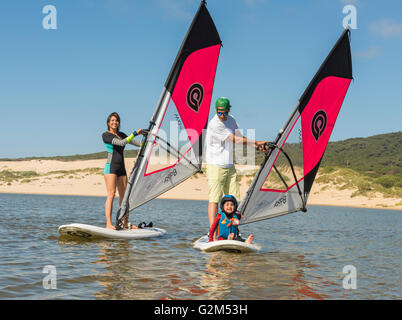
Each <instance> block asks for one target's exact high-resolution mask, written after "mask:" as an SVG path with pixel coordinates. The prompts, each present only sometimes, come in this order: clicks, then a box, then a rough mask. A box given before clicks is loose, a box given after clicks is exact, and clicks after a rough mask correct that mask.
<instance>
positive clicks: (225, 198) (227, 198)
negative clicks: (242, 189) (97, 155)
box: [220, 194, 239, 212]
mask: <svg viewBox="0 0 402 320" xmlns="http://www.w3.org/2000/svg"><path fill="white" fill-rule="evenodd" d="M226 201H232V202H233V204H234V207H235V209H234V212H236V211H237V207H238V206H239V204H238V203H237V200H236V198H235V197H234V196H232V195H231V194H227V195H225V196H223V198H222V200H221V204H220V207H221V210H222V211H223V205H224V204H225V202H226Z"/></svg>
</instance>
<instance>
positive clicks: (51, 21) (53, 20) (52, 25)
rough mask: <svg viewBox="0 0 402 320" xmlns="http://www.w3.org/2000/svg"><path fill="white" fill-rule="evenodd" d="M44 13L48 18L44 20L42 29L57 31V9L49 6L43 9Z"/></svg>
mask: <svg viewBox="0 0 402 320" xmlns="http://www.w3.org/2000/svg"><path fill="white" fill-rule="evenodd" d="M42 13H43V14H46V16H45V17H44V18H43V19H42V27H43V29H45V30H56V29H57V9H56V7H55V6H53V5H51V4H48V5H46V6H44V7H43V9H42Z"/></svg>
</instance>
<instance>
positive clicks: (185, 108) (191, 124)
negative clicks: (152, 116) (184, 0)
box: [172, 44, 221, 145]
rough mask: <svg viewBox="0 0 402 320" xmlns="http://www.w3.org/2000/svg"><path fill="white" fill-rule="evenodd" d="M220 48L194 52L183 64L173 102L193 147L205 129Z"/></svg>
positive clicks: (214, 47)
mask: <svg viewBox="0 0 402 320" xmlns="http://www.w3.org/2000/svg"><path fill="white" fill-rule="evenodd" d="M220 47H221V45H220V44H218V45H215V46H212V47H208V48H204V49H201V50H197V51H195V52H193V53H192V54H191V55H190V56H189V57H188V58H187V59H186V61H185V62H184V64H183V67H182V69H181V72H180V75H179V77H178V80H177V82H176V86H175V88H174V90H173V94H172V100H173V101H174V103H175V105H176V108H177V110H178V112H179V115H180V118H181V120H182V122H183V125H184V127H185V129H186V131H187V135H188V137H189V139H190V142H191V145H193V144H194V143H195V142H196V141H197V140H198V138H199V136H200V135H201V134H202V130H203V129H205V127H206V124H207V121H208V115H209V106H210V104H211V98H212V90H213V87H214V80H215V71H216V66H217V63H218V57H219V51H220Z"/></svg>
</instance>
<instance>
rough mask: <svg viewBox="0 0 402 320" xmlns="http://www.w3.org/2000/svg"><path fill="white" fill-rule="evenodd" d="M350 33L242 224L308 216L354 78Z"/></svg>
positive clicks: (274, 151) (296, 118)
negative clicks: (311, 195)
mask: <svg viewBox="0 0 402 320" xmlns="http://www.w3.org/2000/svg"><path fill="white" fill-rule="evenodd" d="M349 34H350V30H349V29H346V30H345V31H344V32H343V33H342V35H341V37H340V38H339V40H338V41H337V42H336V44H335V46H334V47H333V49H332V50H331V52H330V53H329V55H328V56H327V58H326V59H325V61H324V62H323V64H322V65H321V67H320V68H319V70H318V72H317V73H316V75H315V76H314V78H313V79H312V80H311V82H310V84H309V85H308V87H307V89H306V90H305V91H304V93H303V95H302V96H301V98H300V99H299V103H298V105H297V106H296V108H295V110H294V111H293V113H292V115H291V116H290V118H289V120H288V121H287V122H286V124H285V126H284V127H283V129H281V130H280V133H279V134H278V137H277V138H276V140H275V142H274V143H272V144H270V147H271V148H270V150H269V152H268V153H267V155H266V157H265V160H264V162H263V164H262V166H261V168H260V170H259V171H258V173H257V175H256V177H255V178H254V181H253V182H252V184H251V186H250V188H249V190H248V192H247V196H246V197H245V199H244V201H243V202H242V204H241V206H240V211H241V212H242V213H243V214H244V218H243V219H242V223H250V222H254V221H258V220H262V219H269V218H273V217H277V216H280V215H284V214H287V213H292V212H297V211H306V203H307V198H308V195H309V193H310V191H311V187H312V185H313V182H314V179H315V177H316V174H317V171H318V168H319V166H320V163H321V160H322V158H323V156H324V152H325V149H326V147H327V144H328V141H329V138H330V136H331V133H332V130H333V128H334V125H335V122H336V119H337V116H338V113H339V110H340V108H341V106H342V103H343V100H344V98H345V95H346V92H347V90H348V88H349V84H350V82H351V80H352V78H353V76H352V58H351V51H350V39H349Z"/></svg>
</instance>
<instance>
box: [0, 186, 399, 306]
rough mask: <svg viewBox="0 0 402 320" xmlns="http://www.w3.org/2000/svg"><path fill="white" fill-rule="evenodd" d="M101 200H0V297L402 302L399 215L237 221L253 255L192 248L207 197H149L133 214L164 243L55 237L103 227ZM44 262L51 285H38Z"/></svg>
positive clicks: (338, 211) (317, 209) (203, 224)
mask: <svg viewBox="0 0 402 320" xmlns="http://www.w3.org/2000/svg"><path fill="white" fill-rule="evenodd" d="M104 200H105V199H104V198H100V197H72V196H71V197H70V196H47V195H11V194H0V220H1V223H0V256H1V260H0V299H401V298H402V286H401V284H402V283H401V279H402V277H401V275H402V274H401V261H402V241H401V240H402V239H401V238H402V236H401V234H402V233H401V225H402V216H401V213H400V212H399V211H391V210H374V209H358V208H345V207H325V206H310V207H309V210H308V212H307V213H296V214H291V215H287V216H283V217H280V218H277V219H271V220H266V221H262V222H259V223H253V224H249V225H244V226H241V232H242V234H243V236H247V235H248V234H249V233H250V232H252V233H254V235H255V241H256V242H257V243H258V244H260V245H261V246H262V249H261V251H260V252H259V253H250V254H234V253H224V252H216V253H208V254H207V253H203V252H200V251H198V250H196V249H194V248H193V247H192V242H193V241H194V240H196V239H197V238H199V237H200V236H202V235H205V234H206V233H207V224H208V220H207V214H206V210H207V205H208V204H207V202H206V201H185V200H161V199H156V200H153V201H151V202H149V203H148V204H146V205H144V206H142V207H140V208H138V209H137V210H135V211H134V212H133V213H132V214H131V217H130V221H131V222H132V223H139V222H141V221H147V222H148V221H151V220H152V221H153V222H154V225H155V226H156V227H160V228H164V229H166V230H167V231H168V234H167V235H165V236H163V237H161V238H154V239H148V240H131V241H110V240H102V241H80V240H71V239H66V238H60V237H59V234H58V231H57V228H58V226H60V225H62V224H68V223H73V222H80V223H87V224H93V225H98V226H103V225H104V220H105V218H104ZM116 206H117V202H115V208H116ZM48 265H50V266H53V267H54V268H55V271H56V273H57V274H56V277H55V279H56V282H55V284H56V289H45V288H44V279H45V277H47V276H48V274H47V273H43V271H44V267H45V266H48ZM346 265H353V266H354V267H355V268H356V272H357V274H356V284H357V288H356V289H349V290H347V289H344V287H343V280H344V277H345V276H346V274H344V273H343V268H344V266H346ZM45 282H46V281H45Z"/></svg>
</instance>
